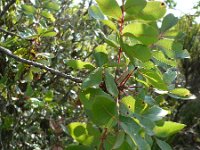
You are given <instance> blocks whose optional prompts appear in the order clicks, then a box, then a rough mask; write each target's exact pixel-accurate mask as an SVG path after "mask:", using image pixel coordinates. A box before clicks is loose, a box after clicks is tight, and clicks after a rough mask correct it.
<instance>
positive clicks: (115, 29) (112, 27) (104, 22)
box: [101, 20, 117, 31]
mask: <svg viewBox="0 0 200 150" xmlns="http://www.w3.org/2000/svg"><path fill="white" fill-rule="evenodd" d="M101 22H103V24H105V25H106V26H108V27H109V28H111V29H112V30H114V31H117V27H116V25H115V24H114V23H113V22H112V21H111V20H102V21H101Z"/></svg>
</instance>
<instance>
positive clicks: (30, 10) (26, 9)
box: [22, 4, 36, 15]
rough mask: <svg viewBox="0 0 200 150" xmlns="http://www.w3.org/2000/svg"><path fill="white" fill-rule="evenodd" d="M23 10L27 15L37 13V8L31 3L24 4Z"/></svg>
mask: <svg viewBox="0 0 200 150" xmlns="http://www.w3.org/2000/svg"><path fill="white" fill-rule="evenodd" d="M22 10H23V11H24V13H25V14H27V15H34V14H35V13H36V8H35V7H33V6H31V5H26V4H24V5H22Z"/></svg>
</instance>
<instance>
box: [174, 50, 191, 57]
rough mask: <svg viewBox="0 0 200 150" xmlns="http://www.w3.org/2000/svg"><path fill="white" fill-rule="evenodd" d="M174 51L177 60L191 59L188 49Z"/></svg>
mask: <svg viewBox="0 0 200 150" xmlns="http://www.w3.org/2000/svg"><path fill="white" fill-rule="evenodd" d="M174 51H175V56H176V58H177V59H184V58H191V57H190V54H189V52H188V51H187V50H186V49H184V50H181V49H175V50H174Z"/></svg>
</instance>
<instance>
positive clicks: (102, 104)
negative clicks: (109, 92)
mask: <svg viewBox="0 0 200 150" xmlns="http://www.w3.org/2000/svg"><path fill="white" fill-rule="evenodd" d="M91 111H92V114H93V119H92V121H93V122H94V123H96V124H97V125H105V126H107V127H111V126H114V125H116V123H117V118H118V117H117V106H116V103H115V101H114V100H113V99H112V98H109V97H107V96H96V97H95V99H94V103H93V105H92V110H91Z"/></svg>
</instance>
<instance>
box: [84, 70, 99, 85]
mask: <svg viewBox="0 0 200 150" xmlns="http://www.w3.org/2000/svg"><path fill="white" fill-rule="evenodd" d="M101 81H102V68H97V69H95V70H94V71H92V72H91V73H90V75H89V76H88V77H87V78H86V79H85V80H84V81H83V83H82V89H86V88H89V87H92V86H97V85H99V84H100V82H101Z"/></svg>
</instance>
